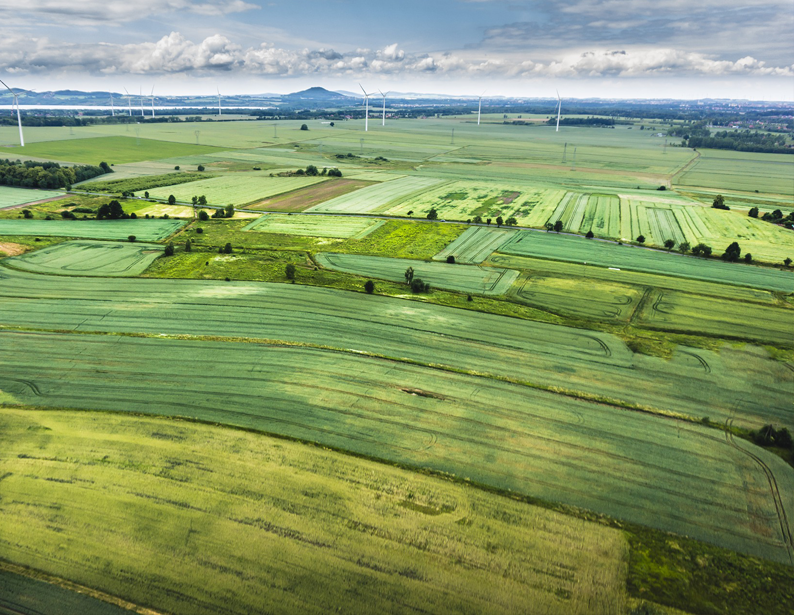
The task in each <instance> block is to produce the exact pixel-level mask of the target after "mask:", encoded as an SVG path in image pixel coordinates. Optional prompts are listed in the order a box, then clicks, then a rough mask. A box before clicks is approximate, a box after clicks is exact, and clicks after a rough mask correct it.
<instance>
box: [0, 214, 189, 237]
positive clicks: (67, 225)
mask: <svg viewBox="0 0 794 615" xmlns="http://www.w3.org/2000/svg"><path fill="white" fill-rule="evenodd" d="M183 224H184V222H182V221H180V220H159V219H158V220H129V219H126V220H0V235H28V236H34V235H41V236H50V237H77V238H80V239H127V237H128V236H129V235H135V236H136V237H137V238H138V239H139V240H140V241H159V240H161V239H165V238H166V237H168V236H169V235H171V234H172V233H175V232H176V231H178V230H179V229H180V228H181V227H182V225H183Z"/></svg>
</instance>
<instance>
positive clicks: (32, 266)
mask: <svg viewBox="0 0 794 615" xmlns="http://www.w3.org/2000/svg"><path fill="white" fill-rule="evenodd" d="M162 254H163V247H162V246H159V245H157V244H145V243H121V242H111V241H66V242H64V243H59V244H56V245H54V246H50V247H48V248H43V249H42V250H37V251H35V252H29V253H27V254H23V255H21V256H15V257H13V258H10V259H7V260H4V261H3V264H5V265H10V266H11V267H15V268H17V269H22V270H24V271H30V272H31V273H46V274H55V275H74V276H84V275H86V276H101V277H105V276H112V277H115V276H120V277H124V276H127V277H128V276H136V275H140V274H141V273H143V272H144V271H145V270H146V268H147V267H148V266H149V265H151V264H152V262H153V261H154V259H156V258H157V257H159V256H162Z"/></svg>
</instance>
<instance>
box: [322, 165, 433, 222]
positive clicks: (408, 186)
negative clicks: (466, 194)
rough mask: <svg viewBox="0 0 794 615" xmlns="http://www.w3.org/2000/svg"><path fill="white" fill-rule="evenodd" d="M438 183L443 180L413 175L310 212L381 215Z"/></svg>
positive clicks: (357, 191) (328, 203)
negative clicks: (391, 207)
mask: <svg viewBox="0 0 794 615" xmlns="http://www.w3.org/2000/svg"><path fill="white" fill-rule="evenodd" d="M438 183H441V180H439V179H435V178H433V177H421V176H418V175H411V176H409V177H403V178H400V179H393V180H391V181H387V182H383V183H381V184H377V185H375V186H370V187H369V188H363V189H361V190H356V191H355V192H353V193H350V194H345V195H342V196H339V197H336V198H334V199H331V200H329V201H326V202H325V203H321V204H320V205H315V206H314V207H312V208H311V209H310V210H309V211H314V212H326V213H345V214H362V213H380V212H384V211H386V210H387V209H389V207H390V206H392V205H393V204H395V203H396V202H399V201H400V200H401V199H404V198H405V197H407V196H409V195H411V194H413V193H415V192H421V191H423V190H425V189H427V188H429V187H430V186H434V185H436V184H438ZM417 213H418V212H417ZM422 217H424V216H422Z"/></svg>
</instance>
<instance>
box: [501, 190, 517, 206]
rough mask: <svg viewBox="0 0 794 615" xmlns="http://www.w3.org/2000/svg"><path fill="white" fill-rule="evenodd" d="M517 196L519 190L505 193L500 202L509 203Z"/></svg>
mask: <svg viewBox="0 0 794 615" xmlns="http://www.w3.org/2000/svg"><path fill="white" fill-rule="evenodd" d="M519 196H521V193H520V192H511V193H510V194H505V195H504V196H502V203H504V204H505V205H510V203H512V202H513V201H515V200H516V199H517V198H518V197H519Z"/></svg>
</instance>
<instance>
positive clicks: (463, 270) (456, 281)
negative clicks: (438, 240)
mask: <svg viewBox="0 0 794 615" xmlns="http://www.w3.org/2000/svg"><path fill="white" fill-rule="evenodd" d="M317 263H318V264H320V265H322V266H323V267H327V268H329V269H334V270H336V271H346V272H348V273H355V274H357V275H361V276H368V277H373V278H381V279H384V280H391V281H392V282H402V281H404V280H405V271H406V269H407V268H408V267H411V268H413V271H414V278H416V279H421V280H422V281H423V282H425V283H428V284H430V285H431V286H433V287H439V288H448V289H450V290H457V291H460V292H463V293H477V294H482V295H502V294H504V293H505V292H507V290H508V289H509V288H510V286H511V285H512V284H513V282H514V281H515V279H516V278H517V277H518V272H517V271H512V270H509V269H499V268H498V267H477V266H466V265H449V264H447V263H434V262H427V261H417V260H411V259H405V258H386V257H383V256H360V255H356V254H322V253H321V254H318V255H317Z"/></svg>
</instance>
